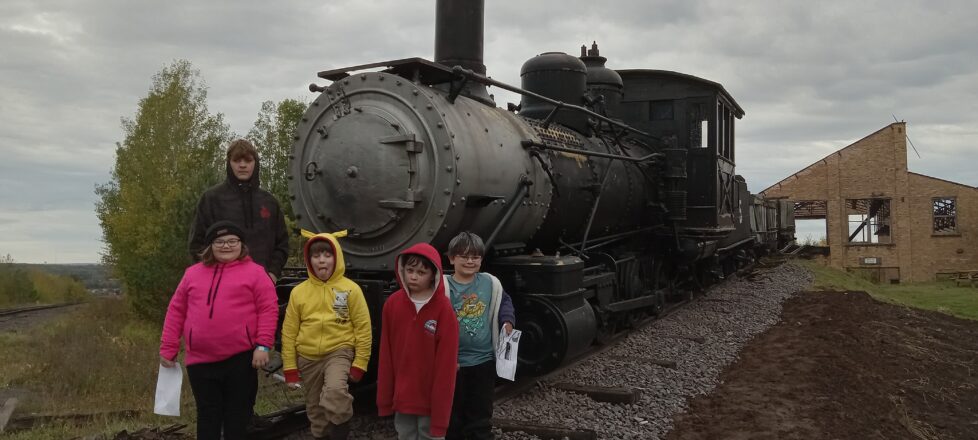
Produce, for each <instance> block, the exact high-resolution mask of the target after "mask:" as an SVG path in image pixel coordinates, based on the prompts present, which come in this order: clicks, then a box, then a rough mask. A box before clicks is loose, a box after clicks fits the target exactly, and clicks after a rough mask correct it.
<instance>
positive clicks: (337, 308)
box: [333, 288, 350, 324]
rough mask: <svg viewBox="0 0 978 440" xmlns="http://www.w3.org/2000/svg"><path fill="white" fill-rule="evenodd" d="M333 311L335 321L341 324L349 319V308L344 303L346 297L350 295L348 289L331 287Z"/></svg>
mask: <svg viewBox="0 0 978 440" xmlns="http://www.w3.org/2000/svg"><path fill="white" fill-rule="evenodd" d="M333 295H334V296H333V311H334V312H336V322H338V323H340V324H342V323H344V322H347V321H349V320H350V308H349V307H348V306H347V305H346V302H347V301H346V299H347V297H349V296H350V291H349V290H337V289H336V288H334V289H333Z"/></svg>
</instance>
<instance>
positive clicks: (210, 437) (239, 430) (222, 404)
mask: <svg viewBox="0 0 978 440" xmlns="http://www.w3.org/2000/svg"><path fill="white" fill-rule="evenodd" d="M251 357H252V353H251V350H248V351H244V352H241V353H238V354H236V355H234V356H231V357H230V358H227V359H225V360H223V361H218V362H211V363H206V364H194V365H189V366H187V376H189V378H190V388H191V389H193V392H194V400H195V401H196V402H197V439H198V440H220V439H221V430H222V428H223V431H224V439H225V440H239V439H240V440H244V438H245V435H246V433H245V426H247V424H248V421H249V420H250V419H251V413H252V412H251V410H252V406H253V405H254V404H253V403H252V402H253V396H254V395H255V393H256V392H257V390H258V372H257V371H256V370H255V369H254V368H252V366H251Z"/></svg>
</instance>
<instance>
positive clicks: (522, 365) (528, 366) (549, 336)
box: [513, 295, 567, 376]
mask: <svg viewBox="0 0 978 440" xmlns="http://www.w3.org/2000/svg"><path fill="white" fill-rule="evenodd" d="M513 302H514V303H515V304H514V306H515V307H516V310H519V313H520V319H519V321H520V322H519V326H520V329H521V330H522V331H523V336H521V338H520V349H519V354H518V358H519V368H518V371H520V372H521V373H527V374H530V375H533V376H536V375H540V374H543V373H546V372H548V371H550V370H553V369H554V368H556V367H557V366H558V365H560V364H561V363H562V362H563V361H564V357H565V356H566V355H567V323H566V322H564V317H563V314H562V313H561V312H560V309H558V308H557V306H556V305H554V303H552V302H550V300H548V299H546V298H542V297H539V296H533V295H521V296H514V297H513Z"/></svg>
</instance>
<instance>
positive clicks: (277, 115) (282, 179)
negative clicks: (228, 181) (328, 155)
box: [248, 99, 307, 266]
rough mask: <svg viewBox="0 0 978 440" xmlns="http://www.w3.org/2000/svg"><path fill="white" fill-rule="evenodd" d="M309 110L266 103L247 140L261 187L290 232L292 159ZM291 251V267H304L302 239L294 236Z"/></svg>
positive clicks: (288, 101)
mask: <svg viewBox="0 0 978 440" xmlns="http://www.w3.org/2000/svg"><path fill="white" fill-rule="evenodd" d="M306 107H307V105H306V104H305V103H304V102H302V101H299V100H295V99H286V100H283V101H281V102H279V103H278V104H276V103H275V102H273V101H265V102H263V103H262V106H261V111H259V112H258V119H257V120H256V121H255V125H254V127H252V129H251V130H250V131H249V132H248V138H249V139H250V140H251V141H252V142H253V143H254V144H255V148H257V149H258V154H259V155H260V156H261V182H262V186H264V187H265V189H266V190H267V191H268V192H270V193H272V195H273V196H275V198H276V199H278V201H279V204H280V205H281V206H282V212H284V213H285V223H286V227H288V228H289V230H293V229H294V228H295V227H296V222H295V215H294V213H293V212H292V200H291V199H290V198H289V181H288V177H287V176H288V173H289V169H288V167H289V155H290V154H291V153H292V143H293V142H294V136H295V131H296V127H297V126H298V125H299V121H300V120H301V119H302V114H303V113H304V112H305V111H306ZM289 250H290V253H291V255H289V264H290V265H300V266H301V265H302V260H301V258H300V257H301V253H302V238H301V236H299V235H298V234H291V239H290V243H289Z"/></svg>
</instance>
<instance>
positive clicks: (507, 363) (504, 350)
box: [496, 328, 523, 380]
mask: <svg viewBox="0 0 978 440" xmlns="http://www.w3.org/2000/svg"><path fill="white" fill-rule="evenodd" d="M521 334H523V332H521V331H519V330H513V333H510V334H509V336H507V335H506V329H504V328H503V329H500V330H499V346H498V347H496V375H497V376H499V377H501V378H503V379H509V380H516V361H517V357H516V353H517V352H518V351H519V348H520V335H521Z"/></svg>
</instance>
